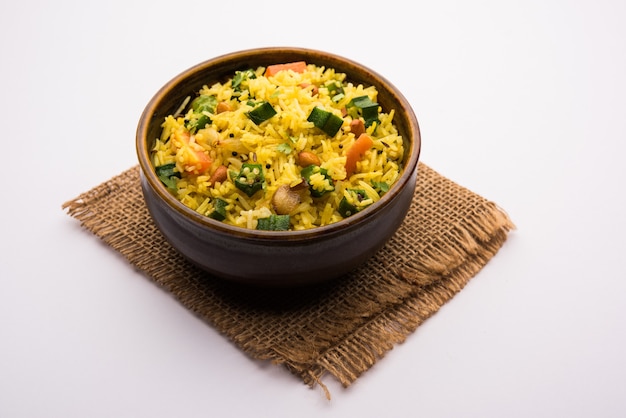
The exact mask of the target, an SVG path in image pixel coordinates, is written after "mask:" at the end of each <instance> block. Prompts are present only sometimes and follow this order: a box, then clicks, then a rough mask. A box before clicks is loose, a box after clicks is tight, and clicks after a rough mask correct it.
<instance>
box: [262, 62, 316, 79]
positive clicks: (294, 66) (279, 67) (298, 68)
mask: <svg viewBox="0 0 626 418" xmlns="http://www.w3.org/2000/svg"><path fill="white" fill-rule="evenodd" d="M285 70H292V71H293V72H296V73H301V72H304V70H306V62H304V61H296V62H289V63H287V64H274V65H269V66H268V67H267V68H266V69H265V76H266V77H271V76H273V75H276V74H278V73H279V72H280V71H285Z"/></svg>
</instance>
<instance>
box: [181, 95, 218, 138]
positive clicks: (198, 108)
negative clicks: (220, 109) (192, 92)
mask: <svg viewBox="0 0 626 418" xmlns="http://www.w3.org/2000/svg"><path fill="white" fill-rule="evenodd" d="M216 107H217V98H216V97H215V96H213V95H206V94H201V95H200V96H198V97H196V98H195V99H194V100H193V101H192V102H191V110H192V111H193V113H192V114H191V116H190V117H189V120H188V121H187V124H186V126H187V129H189V131H190V132H195V131H197V130H198V129H202V128H204V127H205V126H206V125H207V124H209V123H210V122H211V118H209V116H208V115H207V114H206V113H212V114H213V113H215V109H216ZM205 112H206V113H205Z"/></svg>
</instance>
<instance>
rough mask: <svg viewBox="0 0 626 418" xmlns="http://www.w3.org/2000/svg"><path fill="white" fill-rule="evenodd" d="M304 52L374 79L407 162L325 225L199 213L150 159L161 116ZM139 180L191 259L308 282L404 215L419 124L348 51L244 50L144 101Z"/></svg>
mask: <svg viewBox="0 0 626 418" xmlns="http://www.w3.org/2000/svg"><path fill="white" fill-rule="evenodd" d="M298 60H305V61H307V62H310V63H315V64H317V65H323V66H326V67H327V68H334V69H335V70H337V71H339V72H344V73H346V74H347V75H348V78H349V79H350V81H352V82H353V83H355V84H358V83H363V84H366V85H374V86H375V87H376V88H377V90H378V92H379V94H378V98H377V101H378V103H379V104H380V105H381V106H382V107H383V108H385V109H395V110H396V113H395V116H394V123H395V124H396V126H397V128H398V131H399V132H400V134H401V135H402V137H403V138H404V141H405V161H404V168H403V172H402V174H401V176H400V178H399V179H398V180H397V182H396V184H395V185H394V186H393V187H392V188H391V190H390V191H388V192H387V193H386V194H385V195H384V196H382V198H381V199H380V201H379V202H377V203H376V204H375V205H372V206H371V207H369V208H366V209H365V210H363V211H362V212H360V213H358V214H356V215H353V216H351V217H350V218H347V219H344V220H343V221H341V222H339V223H337V224H335V225H330V226H326V227H320V228H315V229H313V230H310V231H307V232H304V233H303V231H297V232H294V233H293V234H292V233H286V234H285V233H281V234H278V233H275V234H271V233H270V234H267V233H264V232H263V233H261V232H259V233H257V232H254V231H242V228H232V227H228V226H225V225H224V224H223V223H221V222H217V221H214V220H212V219H209V218H207V217H203V216H200V215H199V214H197V213H195V212H194V211H192V210H191V209H189V208H185V207H183V205H182V203H180V202H178V201H177V200H176V198H175V197H174V196H173V195H172V194H171V193H169V191H167V190H166V188H165V186H164V185H163V184H162V183H161V182H160V181H159V180H158V178H157V176H156V174H155V173H154V169H153V167H152V164H151V161H150V156H149V153H150V149H151V148H152V145H153V142H154V139H155V138H157V137H159V136H160V133H161V124H162V121H163V120H164V118H165V117H166V116H167V115H169V114H171V113H173V112H174V111H175V110H176V109H177V108H178V107H179V106H180V104H181V103H182V102H183V101H184V100H185V98H186V97H187V96H189V95H190V94H193V92H196V91H198V90H199V89H200V88H202V86H203V85H205V84H207V83H211V82H214V81H225V79H226V78H227V77H230V76H232V74H234V72H235V71H236V70H241V69H245V68H256V67H257V66H267V65H269V64H273V63H281V62H293V61H298ZM136 147H137V154H138V158H139V163H140V168H141V187H142V191H143V194H144V197H145V201H146V204H147V207H148V209H149V211H150V214H151V216H152V217H153V219H154V221H155V223H156V226H157V227H158V228H159V229H160V230H161V232H162V233H163V234H164V236H165V237H166V238H167V240H168V241H169V242H170V243H171V244H172V246H173V247H174V248H175V249H177V250H178V251H179V252H180V253H181V254H182V255H183V256H185V257H186V258H187V259H189V260H190V261H191V262H193V263H194V264H196V265H197V266H199V267H200V268H202V269H204V270H206V271H207V272H209V273H211V274H213V275H215V276H219V277H221V278H224V279H228V280H234V281H238V282H246V283H252V284H257V285H288V286H290V285H301V284H302V285H303V284H308V283H314V282H320V281H324V280H328V279H332V278H336V277H338V276H341V275H344V274H346V273H347V272H349V271H350V270H352V269H354V268H356V267H357V266H359V265H361V264H362V263H363V262H365V261H366V260H367V259H368V258H370V257H371V256H372V255H373V254H374V253H375V252H376V251H377V250H378V249H380V248H382V246H383V245H384V244H385V242H386V241H387V240H388V239H389V238H390V237H391V236H392V235H393V234H394V233H395V231H396V230H397V228H398V227H399V226H400V225H401V223H402V221H403V219H404V218H405V216H406V214H407V212H408V210H409V207H410V204H411V202H412V198H413V194H414V192H415V184H416V177H417V163H418V158H419V153H420V149H421V136H420V132H419V126H418V124H417V119H416V117H415V114H414V113H413V110H412V109H411V106H410V104H409V103H408V101H407V100H406V99H405V98H404V97H403V96H402V94H401V93H399V92H398V91H397V89H396V88H395V87H394V86H392V85H391V83H390V82H389V81H387V80H386V79H385V78H384V77H382V76H380V75H379V74H377V73H375V72H374V71H372V70H370V69H368V68H366V67H364V66H362V65H360V64H357V63H355V62H353V61H350V60H348V59H345V58H342V57H338V56H335V55H332V54H328V53H325V52H320V51H314V50H308V49H302V48H278V47H275V48H263V49H261V50H248V51H240V52H237V53H232V54H227V55H224V56H220V57H216V58H213V59H211V60H208V61H205V62H203V63H200V64H198V65H196V66H194V67H192V68H190V69H188V70H186V71H184V72H182V73H181V74H179V75H178V76H176V77H174V78H173V79H172V80H170V81H169V82H168V83H167V84H165V85H164V86H163V87H162V88H161V89H160V90H159V91H158V92H157V93H156V94H155V96H154V97H153V98H152V100H151V101H150V102H149V103H148V105H147V106H146V109H145V110H144V113H143V114H142V116H141V119H140V121H139V124H138V128H137V138H136Z"/></svg>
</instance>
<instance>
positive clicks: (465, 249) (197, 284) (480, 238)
mask: <svg viewBox="0 0 626 418" xmlns="http://www.w3.org/2000/svg"><path fill="white" fill-rule="evenodd" d="M419 170H420V173H419V176H418V178H419V179H418V187H417V189H416V195H415V198H414V201H413V205H412V209H411V212H410V214H409V216H408V217H407V220H406V221H405V224H404V225H403V226H402V227H401V229H400V230H399V231H398V233H397V234H396V235H395V236H394V238H392V239H391V240H390V242H389V243H388V244H387V245H386V246H385V248H383V249H382V250H381V251H380V252H379V253H378V254H377V255H376V256H374V257H373V258H372V259H371V260H370V261H369V262H368V263H366V264H365V265H364V266H363V267H361V268H359V269H357V270H356V271H355V272H353V273H351V274H349V275H348V276H347V277H345V278H343V279H341V280H338V281H336V282H333V283H329V284H322V285H320V286H317V287H316V288H315V289H314V290H310V289H309V290H307V292H302V293H301V294H296V295H295V296H294V293H293V292H294V291H291V292H292V293H290V294H289V298H288V299H289V300H291V301H292V303H295V304H297V303H299V304H300V305H299V306H294V305H289V306H287V305H281V304H283V303H285V302H284V299H281V296H280V295H278V296H277V295H276V292H274V293H271V294H270V293H268V294H266V295H262V297H266V298H267V299H266V300H265V302H264V303H259V301H258V296H259V295H258V294H257V293H258V290H255V291H254V292H252V293H255V295H251V294H246V291H245V290H242V289H241V288H238V287H237V286H235V285H233V284H229V283H223V282H221V281H219V280H214V279H213V278H211V277H207V275H206V274H205V273H203V272H201V271H198V269H196V268H195V267H193V266H191V265H189V264H188V263H187V262H186V261H185V260H184V259H182V257H181V256H180V255H178V254H177V253H176V252H175V251H173V250H172V249H171V247H169V244H167V242H166V241H165V239H164V238H163V236H162V235H161V234H160V233H159V232H158V230H157V229H156V227H155V226H154V224H153V223H152V222H151V220H150V219H149V217H148V215H147V209H146V208H145V204H144V203H143V198H142V196H141V191H140V186H139V175H138V167H133V168H131V169H129V170H128V171H126V172H124V173H122V174H120V175H119V176H116V177H114V178H112V179H111V180H109V181H107V182H105V183H103V184H101V185H99V186H97V187H95V188H94V189H92V190H90V191H88V192H86V193H83V194H81V195H80V196H79V197H78V198H76V199H74V200H72V201H68V202H66V203H65V204H64V205H63V209H65V210H67V212H68V214H69V215H70V216H72V217H74V218H76V219H78V220H79V221H80V222H81V225H82V226H83V227H85V228H86V229H87V230H89V231H91V232H92V233H93V234H95V235H96V236H98V237H100V238H101V239H102V240H103V241H104V242H105V243H107V244H108V245H110V246H111V247H113V248H114V249H115V250H117V251H118V252H119V253H121V254H122V255H123V256H124V257H126V258H127V259H128V260H129V261H130V262H131V263H132V264H133V265H134V266H135V267H137V268H138V269H139V270H141V271H143V272H145V273H146V274H147V275H148V276H149V277H150V278H152V279H153V280H154V281H155V282H156V283H157V284H159V285H160V286H162V287H163V288H165V289H166V290H168V291H169V292H170V293H172V294H173V295H174V296H175V297H176V298H177V299H178V300H179V301H180V302H181V303H182V304H183V305H184V306H186V307H187V308H188V309H189V310H191V311H192V312H194V313H195V314H197V315H198V316H199V317H201V318H202V319H203V320H205V321H207V322H208V323H210V324H212V325H213V326H215V327H216V328H217V329H218V330H219V331H220V332H222V333H223V334H225V335H226V336H228V337H229V338H230V339H231V340H232V341H233V342H234V343H235V344H236V345H237V346H238V347H240V348H241V349H242V350H243V351H245V352H246V353H248V354H249V355H250V356H252V357H254V358H256V359H260V360H269V361H271V362H273V363H276V364H282V365H284V366H286V368H287V369H289V370H290V371H291V372H293V373H294V374H296V375H298V376H300V377H301V379H302V380H303V381H304V382H305V383H306V384H308V385H309V386H314V385H316V384H318V385H319V386H320V387H321V388H322V389H323V390H324V392H325V394H326V397H327V398H328V399H330V393H329V391H328V388H327V387H326V385H325V384H324V383H323V382H322V377H323V376H324V374H325V373H329V374H331V375H333V376H334V377H335V378H337V379H338V380H339V381H340V382H341V384H342V385H343V386H344V387H347V386H349V385H350V384H351V383H353V382H354V381H355V380H356V379H357V378H358V377H359V376H360V375H361V374H362V373H364V372H365V371H367V370H368V369H369V368H371V367H372V366H373V365H374V364H375V363H376V362H377V361H378V360H379V359H381V358H382V357H384V355H385V354H386V353H387V352H388V351H389V350H391V349H392V348H393V347H394V345H396V344H399V343H402V342H403V341H405V339H406V338H407V336H408V335H410V334H411V333H412V332H414V331H415V330H416V329H417V327H418V326H419V325H420V324H422V323H423V322H424V321H425V320H426V319H427V318H429V317H430V316H431V315H433V314H434V313H435V312H436V311H437V310H438V309H439V308H440V307H441V306H442V305H443V304H445V303H446V302H447V301H448V300H450V299H451V298H452V297H453V296H454V295H455V294H457V293H458V292H459V291H461V290H462V289H463V287H464V286H465V285H466V284H467V282H468V281H469V280H470V279H471V278H472V277H473V276H475V275H476V273H478V271H479V270H480V269H481V268H482V267H484V266H485V264H486V263H487V262H488V261H489V260H490V259H491V258H492V257H493V256H494V255H495V254H496V253H497V252H498V250H499V249H500V247H501V246H502V245H503V243H504V242H505V241H506V239H507V234H508V232H509V231H510V230H511V229H514V228H515V226H514V225H513V223H512V222H511V220H510V219H509V217H508V215H507V214H506V213H505V212H504V211H503V210H502V209H501V208H499V207H498V206H497V205H495V204H494V203H493V202H490V201H487V200H485V199H483V198H482V197H480V196H477V195H475V194H473V193H472V192H470V191H469V190H467V189H464V188H462V187H461V186H458V185H456V184H455V183H453V182H451V181H450V180H447V179H445V178H443V177H442V176H440V175H439V174H437V173H436V172H435V171H433V170H432V169H430V168H429V167H428V166H426V165H424V164H423V163H420V167H419ZM420 179H421V180H420ZM433 183H435V184H433ZM444 189H445V190H447V191H445V190H444ZM441 190H444V191H443V192H442V191H441ZM459 194H460V195H462V197H461V198H459V199H460V200H463V201H471V202H470V203H469V204H467V205H466V206H467V207H468V208H469V210H465V211H463V210H461V211H460V212H459V213H458V214H455V213H453V212H452V211H449V213H447V214H445V215H444V216H443V218H445V219H443V221H442V222H439V223H437V222H438V221H439V220H437V219H435V221H437V222H435V225H433V222H430V223H428V222H425V221H426V219H423V215H424V213H423V212H424V211H428V212H427V215H428V216H429V217H433V219H434V217H436V215H437V213H433V211H435V212H436V211H437V210H446V209H445V205H448V206H450V205H451V203H458V202H454V201H451V200H454V199H456V198H457V197H458V196H457V195H459ZM441 205H444V207H442V206H441ZM424 208H426V209H424ZM420 211H422V212H420ZM417 212H419V213H417ZM416 213H417V214H416ZM420 214H421V215H422V217H420V216H418V215H420ZM455 216H458V217H456V218H455ZM129 220H132V221H129ZM435 226H436V228H435ZM433 229H438V230H440V231H443V232H442V233H440V234H439V236H433V235H431V234H430V232H431V231H432V230H433ZM435 235H436V234H435ZM295 292H297V291H295ZM254 298H257V299H254ZM294 301H295V302H294Z"/></svg>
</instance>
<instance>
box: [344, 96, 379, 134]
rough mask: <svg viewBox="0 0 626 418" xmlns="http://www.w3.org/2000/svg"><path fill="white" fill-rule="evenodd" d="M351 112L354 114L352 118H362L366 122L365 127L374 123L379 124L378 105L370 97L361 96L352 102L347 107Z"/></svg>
mask: <svg viewBox="0 0 626 418" xmlns="http://www.w3.org/2000/svg"><path fill="white" fill-rule="evenodd" d="M347 107H348V109H349V112H352V116H353V117H354V118H355V119H356V117H358V116H362V117H363V119H364V121H365V126H366V127H369V126H370V125H372V124H373V123H374V122H376V123H379V122H380V121H379V120H378V103H376V102H374V101H372V99H370V98H369V96H359V97H355V98H354V99H352V100H350V103H348V105H347Z"/></svg>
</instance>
